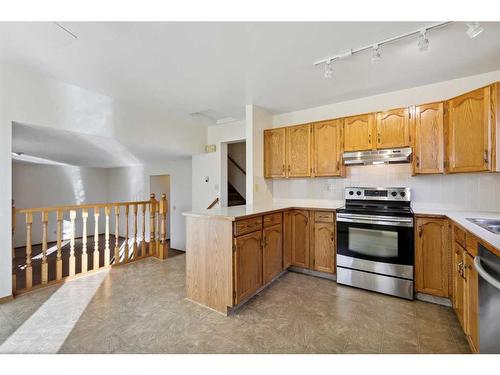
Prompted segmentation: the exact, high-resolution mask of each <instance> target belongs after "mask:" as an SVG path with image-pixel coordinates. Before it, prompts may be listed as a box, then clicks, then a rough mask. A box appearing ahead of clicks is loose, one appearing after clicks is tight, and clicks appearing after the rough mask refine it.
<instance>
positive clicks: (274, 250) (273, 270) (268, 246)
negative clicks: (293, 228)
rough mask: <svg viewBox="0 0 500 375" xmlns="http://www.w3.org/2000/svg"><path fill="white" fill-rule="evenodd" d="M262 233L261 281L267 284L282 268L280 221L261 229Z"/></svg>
mask: <svg viewBox="0 0 500 375" xmlns="http://www.w3.org/2000/svg"><path fill="white" fill-rule="evenodd" d="M262 235H263V240H264V241H263V242H264V243H263V245H264V246H263V256H262V257H263V261H262V273H263V283H264V284H267V283H268V282H270V281H271V280H272V279H274V278H275V277H276V276H278V275H279V274H280V273H281V271H282V270H283V240H282V231H281V223H280V224H276V225H273V226H270V227H267V228H264V229H263V230H262Z"/></svg>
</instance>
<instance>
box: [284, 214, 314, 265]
mask: <svg viewBox="0 0 500 375" xmlns="http://www.w3.org/2000/svg"><path fill="white" fill-rule="evenodd" d="M309 230H310V224H309V211H306V210H291V211H290V227H289V231H290V236H291V238H290V248H291V254H292V265H294V266H298V267H303V268H309V264H310V263H309V255H310V254H309V250H310V249H309Z"/></svg>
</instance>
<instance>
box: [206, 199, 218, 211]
mask: <svg viewBox="0 0 500 375" xmlns="http://www.w3.org/2000/svg"><path fill="white" fill-rule="evenodd" d="M217 203H219V197H217V198H215V199H214V201H213V202H212V203H210V205H209V206H208V207H207V210H210V209H211V208H212V207H213V206H215V205H216V204H217Z"/></svg>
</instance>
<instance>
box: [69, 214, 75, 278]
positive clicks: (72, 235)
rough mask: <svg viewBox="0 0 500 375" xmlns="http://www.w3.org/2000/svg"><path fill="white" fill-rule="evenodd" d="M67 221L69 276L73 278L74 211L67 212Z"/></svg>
mask: <svg viewBox="0 0 500 375" xmlns="http://www.w3.org/2000/svg"><path fill="white" fill-rule="evenodd" d="M69 219H70V221H71V237H70V243H69V276H75V273H76V272H75V235H76V233H75V232H76V224H75V220H76V211H75V210H71V211H69Z"/></svg>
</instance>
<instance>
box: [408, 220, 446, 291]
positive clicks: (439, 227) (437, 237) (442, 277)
mask: <svg viewBox="0 0 500 375" xmlns="http://www.w3.org/2000/svg"><path fill="white" fill-rule="evenodd" d="M416 231H417V235H416V236H415V238H416V246H415V273H416V275H415V289H416V291H417V292H420V293H426V294H431V295H434V296H439V297H448V296H449V293H448V276H449V270H448V268H449V264H448V260H449V243H448V238H449V236H448V220H446V219H441V218H417V220H416Z"/></svg>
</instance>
